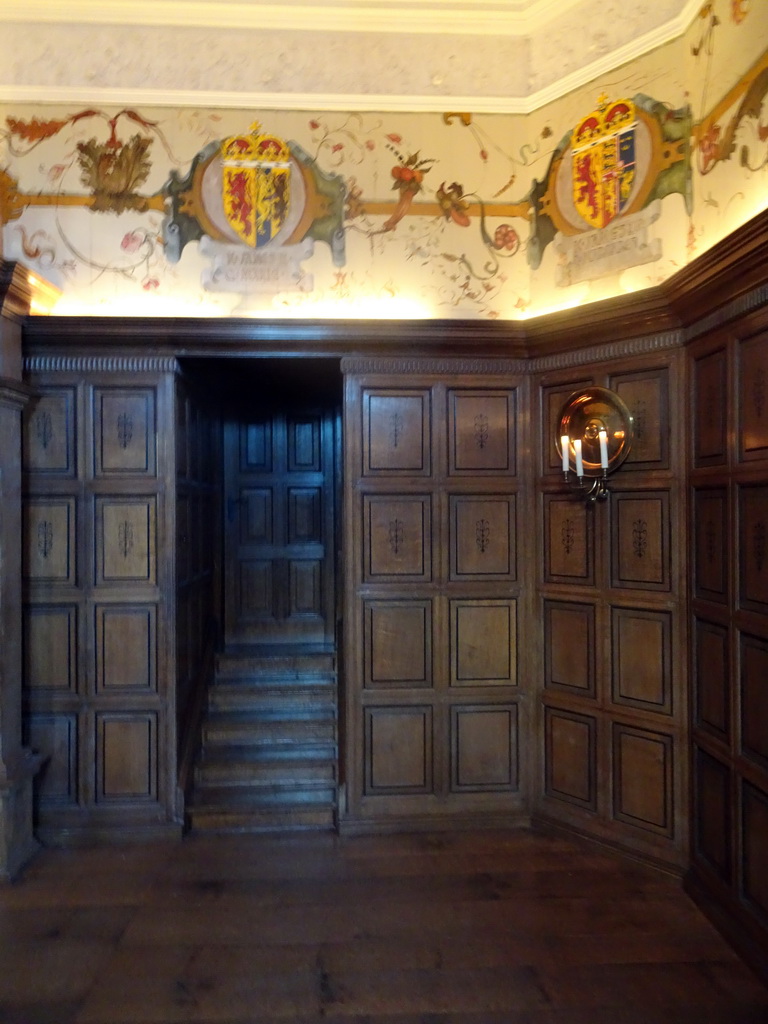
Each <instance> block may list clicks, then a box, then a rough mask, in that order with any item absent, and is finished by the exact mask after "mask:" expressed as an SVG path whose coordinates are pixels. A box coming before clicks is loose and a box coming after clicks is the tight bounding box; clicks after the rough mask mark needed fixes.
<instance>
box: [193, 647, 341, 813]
mask: <svg viewBox="0 0 768 1024" xmlns="http://www.w3.org/2000/svg"><path fill="white" fill-rule="evenodd" d="M336 690H337V686H336V659H335V655H334V653H333V652H332V651H329V650H326V649H323V650H317V649H309V650H307V649H304V648H302V647H299V646H295V647H285V648H279V649H278V648H266V647H261V648H253V647H245V648H238V649H229V650H227V651H225V652H224V653H223V654H220V655H218V657H217V665H216V675H215V680H214V682H213V683H212V685H211V687H210V690H209V694H208V708H207V712H206V714H205V717H204V719H203V723H202V743H201V748H200V751H199V754H198V757H197V762H196V765H195V773H194V786H193V791H192V797H191V800H190V801H188V805H187V816H188V822H189V825H190V827H191V828H192V829H206V830H213V831H222V832H274V831H283V830H299V829H329V828H332V827H333V825H334V820H335V814H336V797H337V714H336V701H337V694H336Z"/></svg>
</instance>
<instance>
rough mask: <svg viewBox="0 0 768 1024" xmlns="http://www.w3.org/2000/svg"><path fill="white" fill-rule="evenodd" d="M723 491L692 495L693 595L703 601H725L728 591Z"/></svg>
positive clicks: (698, 491)
mask: <svg viewBox="0 0 768 1024" xmlns="http://www.w3.org/2000/svg"><path fill="white" fill-rule="evenodd" d="M728 504H729V499H728V488H727V487H697V488H695V489H694V491H693V519H694V537H695V551H694V560H693V573H694V578H693V593H694V595H695V597H697V598H699V599H701V600H704V601H717V602H718V603H722V604H725V603H727V601H728V596H729V594H728V591H729V587H730V579H731V574H730V564H729V559H730V554H731V553H730V550H729V537H730V517H729V512H728Z"/></svg>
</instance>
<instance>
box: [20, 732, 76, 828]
mask: <svg viewBox="0 0 768 1024" xmlns="http://www.w3.org/2000/svg"><path fill="white" fill-rule="evenodd" d="M26 733H27V735H26V739H27V742H28V743H29V745H30V746H31V747H32V748H33V749H34V750H38V751H40V753H41V754H42V756H43V758H44V761H43V766H42V769H41V770H40V774H39V776H38V779H37V787H36V794H35V795H36V800H37V803H38V816H39V814H40V812H41V811H42V812H43V815H44V814H45V812H46V811H47V810H51V809H53V810H54V811H55V810H56V809H58V808H62V807H63V808H65V809H71V808H77V803H78V793H79V785H78V763H79V744H78V716H77V714H75V713H70V714H64V713H50V714H45V713H42V712H39V713H35V714H28V715H27V726H26Z"/></svg>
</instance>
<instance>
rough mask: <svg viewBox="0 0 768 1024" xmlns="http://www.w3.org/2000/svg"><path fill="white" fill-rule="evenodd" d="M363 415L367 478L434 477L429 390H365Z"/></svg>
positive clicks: (384, 388) (363, 446)
mask: <svg viewBox="0 0 768 1024" xmlns="http://www.w3.org/2000/svg"><path fill="white" fill-rule="evenodd" d="M361 412H362V439H363V444H362V458H363V476H366V477H375V476H380V475H384V476H387V475H400V476H402V475H403V474H405V475H408V476H425V477H428V476H430V474H431V472H432V469H431V459H432V438H431V426H432V406H431V392H430V390H429V388H424V387H422V388H397V387H386V386H381V387H377V388H371V389H364V391H363V395H362V410H361Z"/></svg>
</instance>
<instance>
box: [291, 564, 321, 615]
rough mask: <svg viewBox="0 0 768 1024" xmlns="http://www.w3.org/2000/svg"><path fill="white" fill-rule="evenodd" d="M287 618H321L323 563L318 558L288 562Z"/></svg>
mask: <svg viewBox="0 0 768 1024" xmlns="http://www.w3.org/2000/svg"><path fill="white" fill-rule="evenodd" d="M288 576H289V586H288V602H289V605H288V617H289V618H303V619H317V620H318V621H320V620H322V617H323V561H322V559H319V558H292V559H291V560H290V561H289V562H288Z"/></svg>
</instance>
